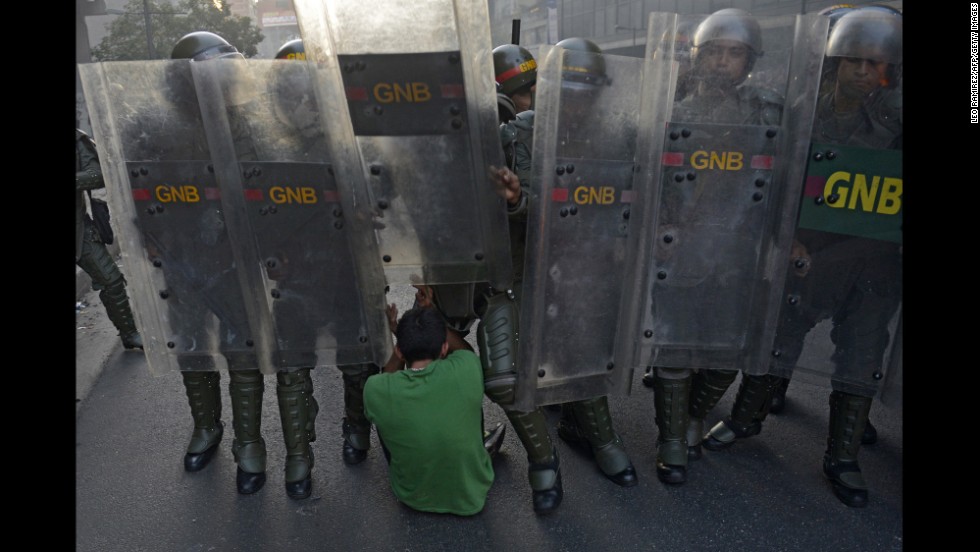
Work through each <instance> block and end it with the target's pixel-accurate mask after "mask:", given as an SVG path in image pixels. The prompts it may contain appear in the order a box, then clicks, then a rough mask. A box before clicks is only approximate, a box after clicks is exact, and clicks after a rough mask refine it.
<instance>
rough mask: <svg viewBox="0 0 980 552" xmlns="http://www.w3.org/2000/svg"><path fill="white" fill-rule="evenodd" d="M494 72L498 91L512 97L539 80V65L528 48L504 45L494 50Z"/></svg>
mask: <svg viewBox="0 0 980 552" xmlns="http://www.w3.org/2000/svg"><path fill="white" fill-rule="evenodd" d="M493 72H494V77H495V79H496V81H497V85H498V87H497V91H498V92H500V93H502V94H506V95H508V96H511V95H512V94H514V93H515V92H519V91H522V90H524V89H530V88H531V86H533V85H534V83H535V81H536V80H537V78H538V63H537V62H536V61H535V60H534V56H532V55H531V52H529V51H528V50H527V48H524V47H522V46H518V45H517V44H502V45H500V46H497V47H496V48H494V49H493Z"/></svg>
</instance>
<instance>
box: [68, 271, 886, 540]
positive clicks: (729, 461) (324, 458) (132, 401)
mask: <svg viewBox="0 0 980 552" xmlns="http://www.w3.org/2000/svg"><path fill="white" fill-rule="evenodd" d="M411 291H412V290H411V288H409V287H407V286H404V287H394V289H393V290H392V292H391V293H390V294H389V297H390V300H391V301H392V302H395V303H396V304H398V306H399V310H400V311H404V310H405V309H406V308H407V307H408V306H409V305H410V303H411ZM79 300H80V302H81V306H80V308H79V309H78V310H77V314H76V321H77V328H78V329H77V330H76V336H77V339H76V347H77V349H76V372H77V378H76V446H75V458H76V488H75V490H76V499H75V519H76V550H78V551H79V552H116V551H125V552H134V551H146V552H155V551H167V552H169V551H202V552H203V551H252V550H261V551H278V550H343V551H359V550H365V551H368V550H369V551H372V552H373V551H396V550H397V551H438V550H447V551H454V550H466V551H480V550H486V551H491V550H493V551H496V550H501V551H505V550H506V551H524V550H534V551H566V550H567V551H571V550H590V551H607V550H608V551H622V550H664V551H681V550H697V551H712V550H717V551H727V550H739V551H756V550H758V551H768V550H774V551H807V552H814V551H816V552H819V551H842V550H844V551H851V550H854V551H886V550H903V548H904V521H905V516H904V509H903V465H902V462H903V452H902V418H901V412H900V411H895V410H890V409H887V408H885V407H884V406H882V405H881V404H878V403H876V404H875V406H874V407H873V408H872V411H871V420H872V421H873V422H874V424H875V426H876V427H877V429H878V433H879V439H878V442H877V443H876V444H874V445H871V446H866V447H863V448H862V450H861V455H860V459H861V466H862V468H863V472H864V474H865V478H866V479H867V481H868V484H869V485H870V504H869V505H868V507H867V508H864V509H850V508H847V507H846V506H844V505H843V504H841V503H840V502H838V500H837V499H836V498H835V497H834V495H833V493H832V492H831V489H830V485H829V484H828V483H827V481H826V480H825V479H824V477H823V474H822V471H821V458H822V454H823V450H824V446H825V443H826V426H827V397H828V394H829V390H828V389H827V388H825V387H823V386H821V385H816V384H813V383H807V382H803V381H794V382H793V383H792V385H791V386H790V388H789V392H788V394H787V400H788V406H787V408H786V411H785V412H783V413H782V414H780V415H778V416H775V415H774V416H770V418H769V420H768V421H767V423H766V426H765V428H764V430H763V433H762V434H761V435H759V436H756V437H753V438H751V439H748V440H745V441H743V442H739V443H737V444H736V445H735V446H734V447H732V448H731V449H729V450H727V451H724V452H710V451H705V453H704V458H703V459H701V460H699V461H696V462H693V463H692V464H691V466H690V467H689V472H688V474H689V476H688V482H687V483H686V484H684V485H682V486H679V487H673V488H668V487H665V486H664V485H662V484H661V483H660V482H659V481H658V480H657V477H656V471H655V466H654V459H655V455H656V449H655V440H656V436H657V430H656V426H655V425H654V412H653V393H652V391H651V390H650V389H647V388H646V387H643V385H642V384H641V383H640V377H641V376H642V374H641V373H637V374H635V375H634V377H635V381H634V386H633V391H632V394H631V395H629V396H625V397H615V398H613V399H611V401H610V402H611V405H612V414H613V416H614V420H615V425H616V428H617V430H618V431H619V433H620V434H621V436H622V437H623V439H624V441H625V443H626V445H627V448H628V450H629V452H630V456H631V458H632V461H633V463H634V465H635V467H636V470H637V472H638V474H639V478H640V483H639V485H637V486H636V487H632V488H627V489H624V488H620V487H617V486H615V485H614V484H612V483H611V482H609V481H608V480H606V479H605V478H604V477H603V475H602V474H601V472H599V471H598V468H597V467H596V465H595V463H594V461H593V460H592V459H591V458H589V457H587V456H585V455H583V454H580V453H578V452H577V451H576V450H575V449H572V448H570V447H569V446H567V445H566V444H565V443H563V442H561V441H559V440H558V439H557V437H556V436H555V435H554V433H553V434H552V435H553V437H555V441H556V443H557V447H558V450H559V453H560V457H561V471H562V478H563V482H564V489H565V498H564V502H563V503H562V506H561V507H560V508H559V510H558V511H557V512H555V513H554V514H552V515H550V516H546V517H538V516H535V515H534V513H533V512H532V509H531V491H530V488H529V486H528V482H527V471H526V470H527V460H526V457H525V455H524V453H523V450H522V448H521V444H520V442H519V441H518V439H517V437H516V435H514V433H513V431H512V429H511V428H508V432H507V437H506V440H505V443H504V446H503V450H502V453H501V455H500V456H498V458H497V459H496V460H495V463H494V469H495V474H496V480H495V482H494V485H493V487H492V488H491V490H490V494H489V498H488V500H487V505H486V507H485V509H484V510H483V512H481V513H480V514H478V515H476V516H472V517H470V518H460V517H455V516H450V515H437V514H423V513H418V512H414V511H412V510H410V509H408V508H406V507H404V506H400V505H399V504H398V503H397V502H396V501H395V499H394V498H393V496H392V494H391V492H390V490H389V488H388V482H387V470H386V464H385V461H384V457H383V455H382V454H381V449H380V447H379V446H378V442H377V435H376V434H373V435H372V446H373V448H372V449H371V451H370V453H369V455H368V459H367V460H366V461H365V462H364V463H362V464H360V465H358V466H354V467H348V466H346V465H345V464H344V463H343V462H342V460H341V457H340V450H341V442H342V437H341V431H340V423H341V417H342V410H343V408H342V384H341V377H340V372H339V371H338V370H336V369H333V368H328V369H317V370H316V371H315V372H314V380H315V396H316V398H317V401H318V402H319V404H320V414H319V417H318V418H317V440H316V442H315V443H314V444H313V446H314V452H315V455H316V466H315V468H314V476H313V477H314V490H313V495H312V496H311V497H310V498H309V499H307V500H303V501H294V500H291V499H289V498H288V497H287V496H286V494H285V490H284V488H283V480H282V469H283V465H284V450H283V444H282V429H281V426H280V424H279V420H278V409H277V406H276V396H275V378H274V377H272V376H267V377H266V391H265V400H264V406H263V417H262V431H263V434H264V437H265V439H266V442H267V445H268V449H269V459H268V470H269V471H268V474H269V478H268V481H267V483H266V485H265V487H264V488H263V489H262V490H261V491H260V492H258V493H257V494H255V495H251V496H242V495H239V494H237V492H236V490H235V463H234V460H233V459H232V454H231V440H232V431H231V407H230V403H229V401H228V396H227V377H224V378H223V379H222V388H223V391H222V395H223V397H224V405H223V413H224V416H223V418H224V420H225V423H226V430H227V431H226V433H225V437H224V441H222V443H221V448H220V452H219V454H218V455H217V456H216V457H215V459H214V460H213V461H212V463H211V464H210V465H209V466H208V467H207V468H206V469H205V470H203V471H201V472H197V473H187V472H185V471H184V470H183V464H182V457H183V454H184V450H185V447H186V445H187V439H188V437H189V435H190V430H191V421H190V414H189V409H188V406H187V399H186V396H185V394H184V388H183V386H182V384H181V378H180V376H179V374H177V373H171V374H166V375H163V376H160V377H154V376H152V375H151V374H150V371H149V369H148V367H147V365H146V361H145V359H144V357H143V355H142V354H141V353H139V352H134V351H124V350H123V349H122V347H121V345H120V343H119V340H118V338H117V337H116V335H115V330H114V328H113V327H112V325H111V324H110V323H109V322H108V321H107V320H106V318H105V314H104V309H103V308H102V306H101V303H100V302H99V300H98V295H97V294H96V293H95V292H92V291H90V290H89V289H88V288H87V287H85V286H82V290H81V293H80V297H79ZM734 394H735V388H734V387H733V388H732V389H730V390H729V392H728V394H727V395H726V396H725V398H724V399H723V400H722V402H721V403H720V404H719V405H718V407H717V408H716V409H715V410H714V411H713V412H712V413H711V414H710V415H709V417H708V419H707V420H706V426H707V427H710V426H711V425H712V424H714V422H716V421H717V420H718V419H719V418H720V417H722V416H723V415H724V414H725V413H726V412H727V411H728V410H729V409H730V407H731V403H732V400H733V397H734ZM484 412H485V415H486V418H487V421H488V423H489V424H493V423H495V422H497V421H503V422H506V418H505V417H504V415H503V412H502V411H501V410H500V408H499V407H497V406H496V405H493V404H492V403H490V402H489V401H485V405H484ZM549 416H550V417H551V420H552V422H557V414H556V413H554V412H549Z"/></svg>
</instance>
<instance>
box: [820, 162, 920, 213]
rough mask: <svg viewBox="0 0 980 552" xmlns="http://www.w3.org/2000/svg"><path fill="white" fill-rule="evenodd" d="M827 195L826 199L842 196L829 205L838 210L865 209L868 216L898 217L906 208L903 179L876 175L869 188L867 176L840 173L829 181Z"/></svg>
mask: <svg viewBox="0 0 980 552" xmlns="http://www.w3.org/2000/svg"><path fill="white" fill-rule="evenodd" d="M823 194H824V197H829V196H830V195H832V194H837V195H838V196H839V199H838V200H837V201H835V202H833V203H831V202H829V201H828V202H827V205H829V206H831V207H834V208H837V209H842V208H844V207H847V208H848V209H850V210H852V211H853V210H857V209H861V210H862V211H864V212H866V213H870V212H876V213H878V214H882V215H894V214H896V213H898V211H899V210H901V208H902V199H901V198H902V179H901V178H894V177H886V178H882V177H880V176H876V175H874V176H872V177H871V184H870V185H869V184H868V176H867V175H864V174H861V173H857V174H854V175H851V173H848V172H844V171H838V172H835V173H834V174H832V175H830V178H828V179H827V182H826V183H825V184H824V189H823ZM848 198H850V201H848ZM876 203H877V205H875V204H876Z"/></svg>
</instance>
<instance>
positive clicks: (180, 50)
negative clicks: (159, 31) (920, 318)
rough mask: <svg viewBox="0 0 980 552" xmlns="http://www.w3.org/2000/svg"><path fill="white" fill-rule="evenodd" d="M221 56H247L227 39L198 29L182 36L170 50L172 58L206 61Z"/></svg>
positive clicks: (241, 57)
mask: <svg viewBox="0 0 980 552" xmlns="http://www.w3.org/2000/svg"><path fill="white" fill-rule="evenodd" d="M220 58H239V59H245V56H243V55H242V53H241V52H239V51H238V49H237V48H235V47H234V46H232V45H231V44H229V43H228V41H227V40H225V39H223V38H221V37H220V36H218V35H216V34H214V33H211V32H208V31H196V32H193V33H188V34H186V35H184V36H183V37H181V39H180V40H178V41H177V43H176V44H174V49H173V51H172V52H170V59H189V60H191V61H205V60H209V59H220Z"/></svg>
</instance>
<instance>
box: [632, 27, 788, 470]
mask: <svg viewBox="0 0 980 552" xmlns="http://www.w3.org/2000/svg"><path fill="white" fill-rule="evenodd" d="M762 53H763V50H762V32H761V28H760V26H759V23H758V21H756V19H755V18H754V17H753V16H752V15H750V14H749V13H747V12H745V11H744V10H740V9H736V8H727V9H723V10H719V11H717V12H714V13H712V14H711V15H709V16H708V17H707V18H705V19H704V20H703V21H701V23H700V24H699V25H698V26H697V28H696V29H695V31H694V35H693V40H692V45H691V68H690V71H689V72H688V74H687V77H686V80H685V83H684V84H685V87H686V95H685V96H684V97H683V99H681V100H680V101H676V100H675V104H674V110H673V115H672V119H673V120H674V121H682V122H711V123H719V124H730V125H778V124H779V120H780V117H781V114H782V103H783V100H782V98H781V97H780V96H779V95H778V94H776V93H775V92H773V91H771V90H768V89H763V88H759V87H756V86H753V85H749V84H745V80H746V78H747V77H748V75H749V73H750V72H751V71H752V69H753V66H754V65H755V62H756V59H758V57H759V56H761V55H762ZM737 375H738V371H737V370H734V369H733V370H727V369H701V370H698V371H697V372H696V373H694V372H693V371H692V370H691V369H688V368H678V367H655V368H654V370H653V371H652V372H651V373H650V376H647V377H646V378H645V379H646V380H652V387H653V389H654V410H655V413H656V416H655V421H656V424H657V428H658V430H659V436H658V439H657V443H658V450H657V477H658V478H659V479H660V481H662V482H663V483H667V484H674V485H677V484H682V483H684V482H685V481H686V480H687V463H688V460H689V459H698V458H700V457H701V446H700V443H701V439H702V435H703V423H704V417H705V415H706V414H707V413H708V412H709V411H710V410H711V408H713V407H714V405H715V404H717V402H718V401H719V400H720V399H721V397H722V396H723V395H724V393H725V391H726V390H727V389H728V387H729V386H730V385H731V383H732V382H733V381H734V380H735V378H736V376H737ZM644 383H647V384H648V385H649V383H651V382H650V381H645V382H644Z"/></svg>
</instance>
